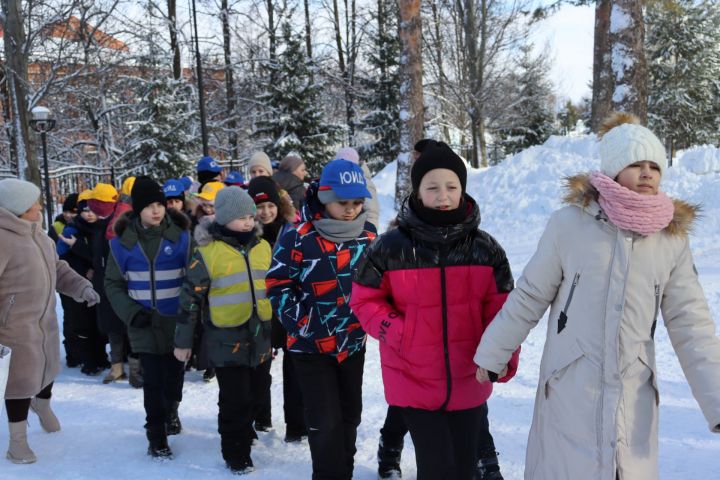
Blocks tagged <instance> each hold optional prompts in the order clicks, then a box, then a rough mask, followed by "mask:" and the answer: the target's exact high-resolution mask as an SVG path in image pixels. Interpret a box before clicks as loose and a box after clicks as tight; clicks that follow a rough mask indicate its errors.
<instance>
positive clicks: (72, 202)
mask: <svg viewBox="0 0 720 480" xmlns="http://www.w3.org/2000/svg"><path fill="white" fill-rule="evenodd" d="M77 201H78V194H77V193H71V194H70V195H68V196H67V198H65V201H64V202H63V207H62V208H63V212H73V213H76V212H77Z"/></svg>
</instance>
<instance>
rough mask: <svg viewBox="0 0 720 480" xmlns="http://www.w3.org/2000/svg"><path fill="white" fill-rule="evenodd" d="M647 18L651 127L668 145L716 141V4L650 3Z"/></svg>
mask: <svg viewBox="0 0 720 480" xmlns="http://www.w3.org/2000/svg"><path fill="white" fill-rule="evenodd" d="M647 21H648V35H647V39H646V49H647V58H648V64H649V70H650V79H649V88H648V94H649V95H648V97H649V98H648V103H649V108H648V110H649V123H650V126H651V128H653V130H655V132H656V133H657V134H658V135H660V136H661V137H662V138H664V139H665V141H666V143H667V144H668V146H669V147H670V148H671V149H672V150H675V149H677V148H685V147H688V146H690V145H693V144H701V143H716V142H718V141H720V4H718V3H717V2H715V1H702V2H696V1H692V0H672V1H668V2H654V3H653V4H652V5H651V6H649V7H648V11H647Z"/></svg>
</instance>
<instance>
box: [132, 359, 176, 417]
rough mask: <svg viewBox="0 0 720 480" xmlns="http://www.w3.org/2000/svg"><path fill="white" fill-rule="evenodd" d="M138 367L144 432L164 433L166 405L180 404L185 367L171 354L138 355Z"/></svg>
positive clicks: (166, 413)
mask: <svg viewBox="0 0 720 480" xmlns="http://www.w3.org/2000/svg"><path fill="white" fill-rule="evenodd" d="M140 363H141V365H142V367H143V372H144V379H145V382H144V383H143V397H144V403H145V428H147V429H148V430H152V429H164V426H165V422H166V420H167V415H168V407H169V405H170V404H171V403H172V402H180V401H182V388H183V383H184V380H185V366H184V365H183V363H182V362H179V361H178V360H177V359H176V358H175V356H174V355H173V354H172V353H166V354H164V355H156V354H153V353H141V354H140Z"/></svg>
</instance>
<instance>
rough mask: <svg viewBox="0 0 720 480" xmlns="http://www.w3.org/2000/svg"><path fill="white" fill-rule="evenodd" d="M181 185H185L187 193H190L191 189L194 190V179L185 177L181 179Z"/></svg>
mask: <svg viewBox="0 0 720 480" xmlns="http://www.w3.org/2000/svg"><path fill="white" fill-rule="evenodd" d="M180 183H182V184H183V187H185V191H186V192H187V191H189V190H190V188H192V185H193V179H192V178H190V177H188V176H187V175H185V176H184V177H182V178H181V179H180Z"/></svg>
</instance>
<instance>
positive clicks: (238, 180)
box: [224, 172, 245, 188]
mask: <svg viewBox="0 0 720 480" xmlns="http://www.w3.org/2000/svg"><path fill="white" fill-rule="evenodd" d="M224 183H225V185H227V186H228V187H231V186H233V185H234V186H236V187H242V188H244V187H245V178H244V177H243V175H242V173H240V172H230V173H228V174H227V176H226V177H225V182H224Z"/></svg>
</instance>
